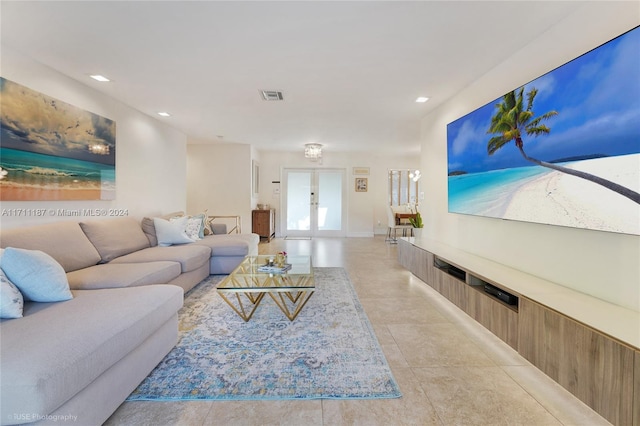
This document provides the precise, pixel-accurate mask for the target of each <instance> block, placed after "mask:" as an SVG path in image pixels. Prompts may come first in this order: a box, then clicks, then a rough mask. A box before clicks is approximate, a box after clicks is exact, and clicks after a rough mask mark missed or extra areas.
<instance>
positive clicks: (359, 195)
mask: <svg viewBox="0 0 640 426" xmlns="http://www.w3.org/2000/svg"><path fill="white" fill-rule="evenodd" d="M418 164H419V157H418V156H416V155H395V156H394V155H380V154H376V153H371V154H367V153H344V152H335V151H331V150H330V149H327V148H325V150H324V152H323V159H322V164H319V163H314V162H311V161H309V160H307V159H305V158H304V154H303V147H301V148H300V151H299V152H279V151H261V152H260V174H261V179H260V180H261V183H262V184H261V187H260V197H259V199H258V201H257V202H258V203H262V204H270V205H271V207H274V208H275V209H276V235H277V236H280V235H282V234H281V232H280V218H281V215H280V210H281V206H280V202H281V197H280V195H276V194H275V193H274V190H275V189H279V188H280V187H281V185H280V184H277V183H272V182H274V181H276V182H277V181H280V179H281V173H282V170H283V169H284V168H343V169H345V170H346V174H345V175H346V185H347V205H346V209H347V227H346V236H348V237H372V236H373V235H374V233H376V234H384V233H386V230H387V214H386V210H385V209H386V206H387V205H388V202H389V201H388V195H387V188H388V187H387V185H388V180H387V172H388V170H389V169H408V168H417V167H418ZM354 167H369V170H370V171H369V175H368V176H358V177H366V178H368V184H369V187H368V191H367V192H356V191H355V178H356V176H354V175H353V168H354ZM378 221H380V225H378Z"/></svg>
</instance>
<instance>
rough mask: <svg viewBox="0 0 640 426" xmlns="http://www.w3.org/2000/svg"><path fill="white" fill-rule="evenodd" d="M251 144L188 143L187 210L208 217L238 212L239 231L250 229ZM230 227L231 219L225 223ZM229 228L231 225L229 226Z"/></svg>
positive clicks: (251, 206)
mask: <svg viewBox="0 0 640 426" xmlns="http://www.w3.org/2000/svg"><path fill="white" fill-rule="evenodd" d="M252 151H253V150H252V147H251V146H250V145H244V144H229V143H227V144H215V145H206V144H198V141H197V140H190V141H189V145H188V146H187V211H188V213H189V214H196V213H199V212H202V211H204V210H208V214H209V215H210V216H233V215H239V216H241V219H242V231H243V232H251V209H252V208H253V207H254V205H255V204H254V203H253V200H252V196H251V192H252V189H251V160H252ZM227 223H228V226H231V223H230V222H227ZM229 229H230V228H229Z"/></svg>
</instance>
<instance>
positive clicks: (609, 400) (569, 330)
mask: <svg viewBox="0 0 640 426" xmlns="http://www.w3.org/2000/svg"><path fill="white" fill-rule="evenodd" d="M519 316H520V318H519V324H520V326H519V328H520V330H519V340H518V348H519V352H520V354H521V355H522V356H523V357H525V358H526V359H527V360H529V361H530V362H531V363H532V364H533V365H535V366H536V367H538V368H539V369H540V370H542V371H543V372H544V373H546V374H547V375H548V376H549V377H551V378H552V379H554V380H555V381H556V382H558V383H559V384H560V385H562V386H563V387H564V388H566V389H567V390H568V391H569V392H571V393H572V394H574V395H575V396H576V397H577V398H579V399H580V400H582V401H583V402H584V403H585V404H587V405H589V406H590V407H591V408H593V409H594V410H595V411H596V412H598V413H599V414H600V415H601V416H603V417H604V418H606V419H607V420H608V421H610V422H611V423H613V424H617V425H630V424H633V422H634V419H633V417H634V414H633V410H634V407H633V405H634V399H637V397H636V398H634V362H635V363H636V364H637V361H636V360H634V357H635V355H634V352H635V351H634V350H633V349H631V348H629V347H627V346H625V345H622V344H620V343H618V342H617V341H615V340H613V339H611V338H609V337H608V336H605V335H603V334H600V333H598V332H596V331H594V330H592V329H590V328H588V327H586V326H584V325H582V324H580V323H578V322H576V321H574V320H572V319H570V318H568V317H566V316H564V315H562V314H559V313H557V312H555V311H552V310H551V309H548V308H546V307H544V306H542V305H540V304H538V303H536V302H533V301H531V300H529V299H527V298H521V300H520V310H519ZM636 386H637V385H636ZM636 395H637V394H636ZM636 404H637V403H636Z"/></svg>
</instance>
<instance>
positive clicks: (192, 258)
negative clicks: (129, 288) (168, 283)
mask: <svg viewBox="0 0 640 426" xmlns="http://www.w3.org/2000/svg"><path fill="white" fill-rule="evenodd" d="M210 257H211V249H210V248H209V247H204V246H201V245H196V244H195V243H192V244H184V245H178V246H170V247H160V246H156V247H150V248H147V249H144V250H140V251H137V252H135V253H131V254H127V255H125V256H121V257H118V258H117V259H114V260H113V261H112V262H111V263H112V264H117V263H143V262H157V261H163V260H164V261H174V262H179V263H180V266H181V270H182V272H189V271H193V270H194V269H198V268H199V267H201V266H202V265H204V264H205V263H207V262H208V261H209V258H210Z"/></svg>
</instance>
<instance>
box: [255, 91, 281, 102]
mask: <svg viewBox="0 0 640 426" xmlns="http://www.w3.org/2000/svg"><path fill="white" fill-rule="evenodd" d="M260 96H262V99H263V100H265V101H281V100H283V99H284V98H283V97H282V92H280V91H278V90H261V91H260Z"/></svg>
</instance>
